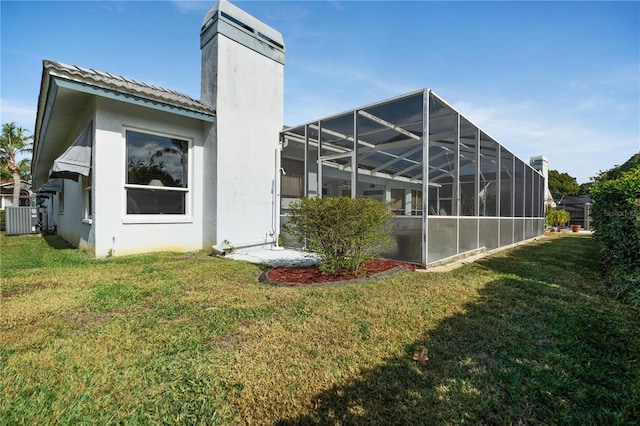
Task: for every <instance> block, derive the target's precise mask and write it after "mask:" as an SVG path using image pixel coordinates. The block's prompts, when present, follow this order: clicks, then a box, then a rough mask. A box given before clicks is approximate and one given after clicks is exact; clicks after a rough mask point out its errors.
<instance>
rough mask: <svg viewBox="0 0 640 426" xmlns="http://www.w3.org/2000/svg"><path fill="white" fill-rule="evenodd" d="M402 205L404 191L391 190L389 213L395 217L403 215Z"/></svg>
mask: <svg viewBox="0 0 640 426" xmlns="http://www.w3.org/2000/svg"><path fill="white" fill-rule="evenodd" d="M404 203H405V200H404V189H402V188H397V189H396V188H391V212H393V214H395V215H403V214H404Z"/></svg>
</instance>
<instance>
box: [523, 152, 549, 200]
mask: <svg viewBox="0 0 640 426" xmlns="http://www.w3.org/2000/svg"><path fill="white" fill-rule="evenodd" d="M529 164H530V165H531V167H533V168H534V169H536V170H537V171H539V172H540V173H542V176H543V177H544V205H545V208H546V206H547V204H551V203H553V196H552V195H551V191H549V160H547V157H545V156H543V155H537V156H535V157H531V158H530V159H529Z"/></svg>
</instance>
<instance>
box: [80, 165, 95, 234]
mask: <svg viewBox="0 0 640 426" xmlns="http://www.w3.org/2000/svg"><path fill="white" fill-rule="evenodd" d="M92 177H93V173H91V172H89V176H81V178H80V182H81V184H82V223H87V224H91V223H92V222H93V209H92V207H93V206H92V203H93V182H92Z"/></svg>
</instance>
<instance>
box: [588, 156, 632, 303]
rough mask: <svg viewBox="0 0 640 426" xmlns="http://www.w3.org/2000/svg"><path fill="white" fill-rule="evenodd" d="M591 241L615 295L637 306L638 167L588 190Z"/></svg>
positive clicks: (599, 182) (597, 182) (597, 183)
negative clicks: (596, 243) (592, 232)
mask: <svg viewBox="0 0 640 426" xmlns="http://www.w3.org/2000/svg"><path fill="white" fill-rule="evenodd" d="M591 198H592V200H593V207H592V209H591V215H592V223H593V225H594V227H595V232H594V238H595V239H596V240H597V241H598V242H599V243H600V247H601V253H602V258H603V261H604V266H605V268H606V272H607V275H608V281H609V284H610V285H611V286H612V288H613V290H614V292H615V293H616V294H617V295H618V296H621V297H624V298H626V299H628V300H631V301H632V303H634V304H637V305H638V306H640V300H639V299H640V287H639V286H640V166H637V167H636V168H635V169H633V170H630V171H628V172H625V173H622V175H621V177H619V178H618V179H614V180H597V181H596V182H595V183H594V185H593V188H592V189H591Z"/></svg>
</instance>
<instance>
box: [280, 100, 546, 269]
mask: <svg viewBox="0 0 640 426" xmlns="http://www.w3.org/2000/svg"><path fill="white" fill-rule="evenodd" d="M281 138H282V154H281V173H280V175H281V176H280V220H281V222H282V223H286V221H287V214H288V209H289V205H290V203H292V202H294V201H295V200H296V199H298V198H300V197H353V198H356V197H367V198H373V199H376V200H380V201H387V202H390V204H391V209H392V211H393V213H394V215H395V216H394V218H393V234H392V243H391V245H390V247H389V249H388V252H387V253H384V254H383V255H384V256H385V257H388V258H392V259H398V260H403V261H408V262H412V263H417V264H421V265H429V264H433V263H436V262H440V261H443V260H447V259H449V258H452V257H454V256H457V255H460V254H464V253H467V252H471V251H474V250H477V249H481V248H485V249H486V250H493V249H496V248H499V247H504V246H508V245H511V244H514V243H517V242H519V241H523V240H526V239H530V238H533V237H536V236H538V235H541V234H543V232H544V193H545V189H544V177H543V176H542V174H541V173H540V172H538V171H537V170H534V169H533V168H532V167H531V166H529V164H526V163H525V162H523V161H522V160H520V159H519V158H517V157H516V156H515V155H513V154H512V153H511V152H509V150H507V149H506V148H505V147H504V146H502V145H501V144H499V143H498V142H497V141H496V140H494V139H493V138H491V137H490V136H489V135H488V134H487V133H485V132H484V131H483V130H481V129H479V128H478V127H477V126H475V125H474V124H473V123H471V122H470V121H469V120H467V119H466V118H465V117H464V116H462V115H461V114H460V113H458V112H457V111H456V110H455V109H453V108H452V107H451V106H450V105H448V104H447V103H446V102H445V101H443V100H442V99H441V98H439V97H438V96H437V95H435V94H434V93H433V92H432V91H431V90H429V89H425V90H421V91H418V92H414V93H410V94H408V95H405V96H401V97H397V98H394V99H390V100H387V101H383V102H379V103H376V104H373V105H369V106H365V107H362V108H358V109H355V110H352V111H348V112H345V113H342V114H338V115H335V116H332V117H328V118H325V119H321V120H318V121H314V122H311V123H307V124H305V125H301V126H297V127H291V128H287V129H285V130H284V131H283V132H282V135H281ZM283 239H284V243H285V245H290V246H299V245H300V244H303V242H299V241H293V240H292V239H291V238H288V236H287V235H283Z"/></svg>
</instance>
